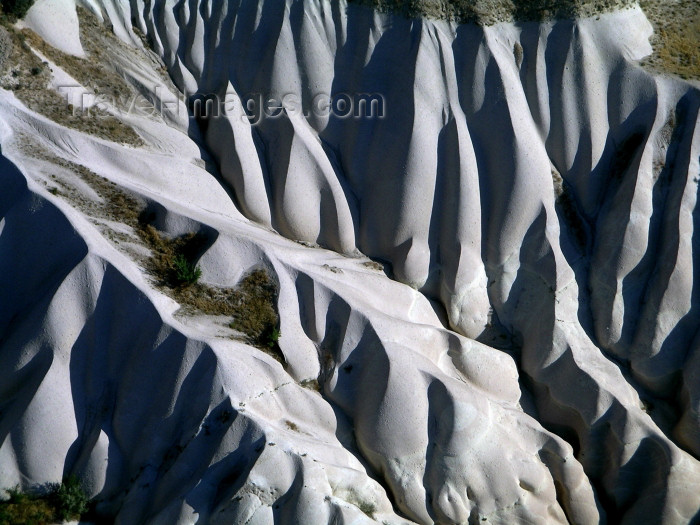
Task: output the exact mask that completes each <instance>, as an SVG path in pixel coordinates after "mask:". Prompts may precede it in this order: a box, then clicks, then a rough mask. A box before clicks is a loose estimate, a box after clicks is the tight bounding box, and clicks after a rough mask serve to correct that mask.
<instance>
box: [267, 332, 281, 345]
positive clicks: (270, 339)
mask: <svg viewBox="0 0 700 525" xmlns="http://www.w3.org/2000/svg"><path fill="white" fill-rule="evenodd" d="M280 335H282V334H281V333H280V329H279V328H277V327H274V328H272V330H270V331H269V332H268V334H267V346H268V348H274V347H275V345H276V344H277V342H278V341H279V339H280Z"/></svg>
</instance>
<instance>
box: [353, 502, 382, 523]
mask: <svg viewBox="0 0 700 525" xmlns="http://www.w3.org/2000/svg"><path fill="white" fill-rule="evenodd" d="M357 508H359V509H360V510H361V511H362V512H364V513H365V514H366V515H367V516H369V517H370V518H372V519H374V513H375V512H377V506H376V505H375V504H374V503H372V502H369V501H359V502H358V503H357Z"/></svg>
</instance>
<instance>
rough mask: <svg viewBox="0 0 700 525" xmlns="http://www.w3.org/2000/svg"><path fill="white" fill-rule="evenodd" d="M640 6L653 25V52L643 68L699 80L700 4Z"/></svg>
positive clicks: (657, 1)
mask: <svg viewBox="0 0 700 525" xmlns="http://www.w3.org/2000/svg"><path fill="white" fill-rule="evenodd" d="M639 4H640V6H641V7H642V9H643V10H644V12H645V14H646V15H647V18H649V20H650V22H651V23H652V25H653V26H654V35H653V36H652V38H651V44H652V46H653V48H654V53H653V54H652V55H651V56H650V57H649V58H648V59H646V60H645V61H644V62H643V65H645V66H647V67H649V68H650V69H652V70H655V71H662V72H665V73H670V74H672V75H677V76H679V77H681V78H683V79H686V80H691V79H694V80H700V51H699V50H700V3H699V2H697V0H676V1H673V2H666V1H661V0H640V3H639Z"/></svg>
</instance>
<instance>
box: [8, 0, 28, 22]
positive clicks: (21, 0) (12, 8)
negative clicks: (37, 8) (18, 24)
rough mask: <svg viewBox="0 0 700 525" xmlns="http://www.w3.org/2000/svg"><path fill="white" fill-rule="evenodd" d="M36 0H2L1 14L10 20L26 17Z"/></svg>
mask: <svg viewBox="0 0 700 525" xmlns="http://www.w3.org/2000/svg"><path fill="white" fill-rule="evenodd" d="M33 3H34V0H0V15H2V17H3V18H6V19H7V20H8V21H10V22H14V21H16V20H18V19H20V18H24V15H26V14H27V11H29V8H30V7H32V4H33Z"/></svg>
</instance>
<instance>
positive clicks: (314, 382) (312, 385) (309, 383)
mask: <svg viewBox="0 0 700 525" xmlns="http://www.w3.org/2000/svg"><path fill="white" fill-rule="evenodd" d="M299 384H300V385H301V386H303V387H304V388H308V389H309V390H315V391H316V392H320V391H321V385H320V383H319V382H318V379H304V380H303V381H302V382H301V383H299Z"/></svg>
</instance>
